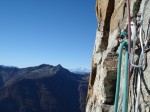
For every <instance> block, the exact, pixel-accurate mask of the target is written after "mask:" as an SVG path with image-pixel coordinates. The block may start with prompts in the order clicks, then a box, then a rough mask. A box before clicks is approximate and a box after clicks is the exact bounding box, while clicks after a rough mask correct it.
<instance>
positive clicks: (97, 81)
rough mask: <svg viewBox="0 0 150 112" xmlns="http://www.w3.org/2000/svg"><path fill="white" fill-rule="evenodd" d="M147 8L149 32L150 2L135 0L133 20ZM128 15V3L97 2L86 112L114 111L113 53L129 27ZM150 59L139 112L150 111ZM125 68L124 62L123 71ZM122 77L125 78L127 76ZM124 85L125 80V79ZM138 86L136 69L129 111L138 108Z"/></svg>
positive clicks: (121, 0) (143, 78)
mask: <svg viewBox="0 0 150 112" xmlns="http://www.w3.org/2000/svg"><path fill="white" fill-rule="evenodd" d="M144 7H146V10H145V12H144V21H143V31H144V32H147V27H148V24H147V20H148V19H149V17H150V0H131V4H130V12H131V16H132V17H133V18H136V17H137V14H138V13H141V12H142V10H143V8H144ZM127 12H128V11H127V5H126V4H125V0H96V15H97V21H98V28H97V31H96V40H95V46H94V51H93V58H92V70H91V75H90V79H89V88H88V96H87V105H86V112H113V106H114V98H115V89H116V75H117V57H118V54H117V53H115V52H112V50H113V48H114V47H115V46H117V37H118V35H119V34H120V31H121V30H122V29H124V28H126V27H127V20H128V19H127ZM145 34H146V33H145ZM146 57H147V58H146V61H147V67H146V69H145V70H143V74H142V75H141V95H140V101H139V112H149V111H150V81H149V80H150V75H149V72H150V52H147V53H146ZM123 66H124V63H123V64H122V68H123ZM122 74H123V73H122ZM121 76H122V77H121V79H123V75H121ZM121 82H123V81H122V80H121ZM136 84H137V74H136V69H134V70H133V74H132V75H131V80H130V89H129V105H128V107H129V108H128V111H130V112H134V108H135V107H134V106H135V98H136ZM122 87H123V86H122V83H121V88H122ZM120 96H121V95H120Z"/></svg>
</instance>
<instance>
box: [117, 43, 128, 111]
mask: <svg viewBox="0 0 150 112" xmlns="http://www.w3.org/2000/svg"><path fill="white" fill-rule="evenodd" d="M124 47H125V48H126V55H125V79H124V80H125V81H124V88H125V89H124V94H123V95H124V97H123V112H127V109H128V42H127V40H126V41H124V42H123V43H121V45H120V48H119V58H118V69H117V83H116V94H115V105H114V112H117V110H118V100H119V91H120V76H121V64H122V51H123V48H124Z"/></svg>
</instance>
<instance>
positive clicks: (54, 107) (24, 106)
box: [0, 64, 88, 112]
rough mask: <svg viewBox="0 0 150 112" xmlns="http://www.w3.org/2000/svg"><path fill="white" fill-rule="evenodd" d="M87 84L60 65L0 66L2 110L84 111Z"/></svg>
mask: <svg viewBox="0 0 150 112" xmlns="http://www.w3.org/2000/svg"><path fill="white" fill-rule="evenodd" d="M87 86H88V75H79V74H78V75H77V74H74V73H72V72H70V71H68V70H67V69H65V68H63V67H62V66H61V65H57V66H52V65H47V64H42V65H40V66H35V67H28V68H22V69H21V68H16V67H6V66H0V112H84V111H85V100H86V95H87Z"/></svg>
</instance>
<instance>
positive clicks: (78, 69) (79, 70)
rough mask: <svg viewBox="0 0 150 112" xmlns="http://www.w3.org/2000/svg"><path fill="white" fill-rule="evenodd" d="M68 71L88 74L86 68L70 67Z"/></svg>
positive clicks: (88, 71)
mask: <svg viewBox="0 0 150 112" xmlns="http://www.w3.org/2000/svg"><path fill="white" fill-rule="evenodd" d="M70 71H71V72H73V73H77V74H90V70H89V69H87V68H75V69H70Z"/></svg>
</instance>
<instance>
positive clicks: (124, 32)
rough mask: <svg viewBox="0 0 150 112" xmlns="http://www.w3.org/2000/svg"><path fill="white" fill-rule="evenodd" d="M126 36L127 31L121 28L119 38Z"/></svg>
mask: <svg viewBox="0 0 150 112" xmlns="http://www.w3.org/2000/svg"><path fill="white" fill-rule="evenodd" d="M126 36H127V31H126V30H123V31H122V32H121V39H124V38H125V37H126Z"/></svg>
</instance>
